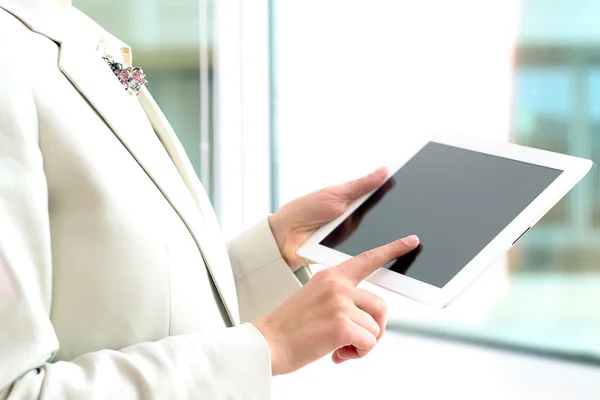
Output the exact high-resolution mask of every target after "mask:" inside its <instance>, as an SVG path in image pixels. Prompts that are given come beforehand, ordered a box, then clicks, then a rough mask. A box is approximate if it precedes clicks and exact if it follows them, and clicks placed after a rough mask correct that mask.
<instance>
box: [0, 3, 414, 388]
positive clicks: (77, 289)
mask: <svg viewBox="0 0 600 400" xmlns="http://www.w3.org/2000/svg"><path fill="white" fill-rule="evenodd" d="M15 1H17V2H18V3H16V2H7V1H6V0H0V321H1V323H2V327H1V329H0V398H52V399H55V398H68V399H72V398H92V397H94V398H119V399H124V398H144V399H150V398H160V399H162V398H207V399H208V398H210V399H221V398H223V399H232V398H236V399H237V398H248V399H267V398H269V397H270V380H271V376H273V375H277V374H284V373H289V372H292V371H294V370H296V369H298V368H300V367H302V366H303V365H306V364H308V363H310V362H312V361H314V360H316V359H318V358H320V357H322V356H324V355H326V354H328V353H330V352H333V355H332V357H333V360H334V361H335V362H342V361H344V360H347V359H352V358H358V357H362V356H364V355H365V354H367V353H368V352H369V351H370V350H371V349H372V348H373V346H374V345H375V344H376V342H377V340H378V339H379V337H380V336H381V334H382V333H383V331H384V328H385V307H384V304H383V302H382V300H381V299H379V298H377V297H376V296H375V295H373V294H371V293H369V292H366V291H363V290H361V289H357V288H356V285H357V284H358V283H359V282H360V280H362V279H363V278H365V277H366V276H368V275H369V274H370V273H371V272H372V271H374V270H375V269H376V268H378V267H379V266H381V265H384V264H385V263H387V262H388V261H390V260H392V259H394V258H397V257H399V256H401V255H403V254H405V253H407V252H408V251H410V250H412V249H413V248H415V247H416V245H417V242H418V239H417V238H415V237H410V238H407V239H404V240H399V241H397V242H394V243H392V244H390V245H387V246H384V247H382V248H379V249H376V250H373V251H370V252H367V253H365V254H364V255H361V256H359V257H356V258H354V259H352V260H350V261H348V262H346V263H344V264H341V265H340V266H338V267H335V268H331V269H329V270H327V271H324V272H322V273H319V274H317V275H315V276H314V277H313V278H312V279H311V280H310V281H309V282H308V283H307V284H306V285H305V286H304V287H302V288H300V286H301V285H300V283H299V282H298V280H297V279H296V277H295V276H294V273H293V271H295V270H297V269H298V268H299V267H301V266H302V265H303V262H302V260H300V259H298V257H297V256H296V255H295V252H296V249H297V248H298V246H299V245H300V244H301V243H302V242H303V241H304V240H306V239H307V238H308V236H309V235H310V234H311V233H312V232H313V231H314V230H315V229H316V228H318V227H319V226H320V225H322V224H324V223H326V222H328V221H330V220H332V219H333V218H335V217H336V216H338V215H340V214H341V213H342V212H343V211H344V210H345V209H346V207H347V205H348V203H349V202H351V201H352V200H353V199H355V198H357V197H359V196H361V195H363V194H364V193H367V192H369V191H371V190H373V189H374V188H376V187H377V186H378V185H380V184H381V183H382V182H383V180H384V179H385V177H386V174H387V172H386V171H385V170H383V169H382V170H378V171H376V172H375V173H373V174H371V175H369V176H366V177H364V178H362V179H359V180H356V181H353V182H349V183H346V184H343V185H340V186H336V187H331V188H327V189H324V190H321V191H318V192H315V193H313V194H310V195H308V196H305V197H303V198H300V199H298V200H295V201H292V202H291V203H288V204H287V205H285V206H283V207H282V208H281V209H280V210H278V211H277V212H276V213H275V214H273V215H272V216H270V217H269V218H265V219H264V220H263V221H261V222H260V223H258V224H257V225H256V226H255V227H254V228H252V229H250V230H249V231H248V232H245V233H243V234H241V235H240V236H238V237H237V238H235V239H234V240H232V241H231V242H230V243H229V244H228V245H227V246H226V245H225V243H224V241H223V240H222V239H221V237H220V234H219V228H218V225H217V221H216V218H215V215H214V213H213V210H212V208H211V206H210V203H209V201H208V199H207V197H206V195H205V193H204V191H203V189H202V187H201V185H200V183H199V181H198V180H197V178H196V176H195V175H194V173H193V171H192V168H191V166H190V163H189V161H188V159H187V158H186V156H185V153H184V151H183V149H182V147H181V145H180V143H179V142H178V141H177V139H176V136H175V134H174V133H173V131H172V129H171V127H170V126H169V124H168V123H167V121H166V119H165V117H164V115H163V114H162V113H161V111H160V110H159V108H158V106H157V105H156V103H155V102H154V100H153V99H152V97H151V96H150V94H149V93H148V92H147V90H146V89H145V88H144V87H143V83H144V76H143V72H142V71H140V70H138V69H134V68H133V66H130V65H127V62H128V61H129V57H130V55H131V53H130V52H129V51H128V49H127V47H126V46H124V45H123V44H121V43H120V42H119V41H118V40H117V39H116V38H114V37H112V36H110V35H109V34H108V33H106V32H105V31H104V30H103V29H102V28H100V27H99V26H97V25H96V24H95V23H94V22H93V21H91V20H90V19H88V18H87V17H86V16H85V15H83V14H81V13H79V12H78V11H77V10H75V9H74V8H72V7H71V5H70V2H69V0H15ZM120 48H124V50H123V52H121V51H118V52H117V53H114V52H112V54H107V53H111V51H112V50H114V49H120ZM136 73H137V75H136ZM138 95H139V96H138Z"/></svg>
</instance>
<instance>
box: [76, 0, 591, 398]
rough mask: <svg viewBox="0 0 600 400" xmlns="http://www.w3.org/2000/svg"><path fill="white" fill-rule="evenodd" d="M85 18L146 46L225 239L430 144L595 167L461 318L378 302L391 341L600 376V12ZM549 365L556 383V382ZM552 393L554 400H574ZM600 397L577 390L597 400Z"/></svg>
mask: <svg viewBox="0 0 600 400" xmlns="http://www.w3.org/2000/svg"><path fill="white" fill-rule="evenodd" d="M75 5H76V6H77V7H78V8H80V9H81V10H82V11H84V12H85V13H87V14H88V15H90V16H91V17H92V18H94V19H95V20H96V21H97V22H99V23H100V24H101V25H102V26H104V27H105V28H106V29H108V30H109V31H111V33H113V34H115V35H116V36H118V37H120V38H121V39H122V40H123V41H125V42H127V43H128V44H129V45H130V46H131V47H132V48H133V55H134V64H135V65H140V66H142V67H143V68H144V70H145V71H146V73H147V76H148V80H149V83H148V88H149V89H150V91H151V92H152V93H153V94H154V96H155V98H156V99H157V101H158V103H159V105H160V106H161V107H162V108H163V110H164V112H165V114H166V116H167V117H168V118H169V120H170V121H171V124H172V125H173V127H174V128H175V131H176V132H177V133H178V135H179V137H180V139H181V141H182V142H183V144H184V147H185V148H186V151H187V152H188V155H189V156H190V158H191V160H192V163H193V165H194V167H195V168H196V171H197V172H198V174H199V176H200V177H201V179H202V181H203V183H204V184H205V186H206V187H207V189H208V190H209V192H210V195H211V198H212V200H213V203H214V205H215V208H216V209H217V211H218V214H219V218H220V219H221V223H222V225H223V229H224V231H225V233H226V235H228V236H233V235H235V234H236V233H238V232H239V231H241V230H242V229H244V228H245V227H247V226H249V225H250V224H252V223H253V222H254V221H256V220H257V219H258V218H260V217H261V216H263V215H264V214H266V213H268V212H272V211H274V210H275V209H277V208H278V207H279V206H280V205H281V204H283V203H285V202H286V201H288V200H291V199H293V198H295V197H297V196H299V195H302V194H305V193H307V192H309V191H312V190H315V189H318V188H320V187H322V186H324V185H329V184H334V183H339V182H342V181H344V180H347V179H352V178H354V177H357V176H359V175H361V174H363V173H366V172H368V171H370V170H371V169H373V168H375V167H377V166H379V165H380V164H382V163H384V162H386V160H389V159H393V157H394V152H395V149H398V148H400V147H401V146H402V145H403V144H405V143H406V142H408V141H410V140H413V139H414V138H416V137H419V135H423V134H427V133H429V132H436V133H442V134H443V133H449V134H450V133H460V134H462V135H472V136H476V137H481V138H489V139H493V140H508V141H512V142H516V143H521V144H525V145H528V146H533V147H537V148H541V149H547V150H552V151H557V152H561V153H566V154H571V155H575V156H580V157H585V158H589V159H591V160H593V161H594V163H595V166H594V168H593V169H592V171H591V172H590V173H589V174H588V175H587V177H586V178H585V179H584V180H582V181H581V182H580V184H579V185H578V186H577V187H576V188H575V189H574V190H573V191H572V192H571V193H570V194H569V195H568V196H567V197H566V198H565V199H564V200H562V201H561V202H560V203H559V204H558V205H557V206H556V207H555V208H554V209H553V210H552V211H551V212H550V213H548V214H547V215H546V217H545V218H544V219H542V220H541V221H540V222H539V223H538V224H537V225H536V226H535V227H534V228H533V229H531V230H530V232H529V233H528V234H527V235H526V236H525V237H524V238H523V239H522V240H520V242H519V244H518V245H516V246H515V247H514V248H513V249H512V250H511V251H510V252H509V253H508V254H507V255H506V257H504V258H503V259H502V260H501V261H500V262H498V263H497V264H496V265H495V266H493V267H492V268H491V269H490V270H489V272H488V273H486V275H485V276H484V277H483V278H482V279H481V280H480V281H478V282H477V283H476V284H475V285H474V286H473V287H472V288H471V289H469V291H468V292H467V293H465V295H464V296H462V297H461V298H460V299H459V300H458V301H457V302H456V304H454V305H453V306H451V307H450V308H448V309H447V310H443V311H436V310H430V309H427V308H425V307H421V306H419V305H416V304H413V303H411V302H409V301H407V300H403V299H401V298H399V297H398V296H395V295H389V294H387V293H380V294H381V295H382V296H384V297H386V299H387V300H388V303H389V304H390V322H389V330H390V331H392V332H399V334H404V335H413V336H415V337H417V338H429V339H430V340H435V341H440V340H444V341H449V342H451V343H462V344H470V345H472V344H477V345H483V346H485V347H488V348H492V349H503V351H506V350H510V351H514V352H517V354H523V355H525V354H527V355H529V356H535V357H539V356H543V357H545V358H544V359H547V360H549V361H547V362H548V363H549V362H551V361H550V360H562V361H563V362H568V363H571V364H569V365H572V367H570V368H571V369H569V370H568V371H571V372H573V371H578V372H577V373H575V372H573V374H575V375H576V376H578V377H581V376H583V375H584V373H583V372H581V371H579V370H576V369H574V368H576V367H575V366H587V367H589V368H596V369H597V367H598V366H600V306H599V305H600V169H599V168H598V164H599V163H600V23H598V21H600V2H598V1H595V0H504V1H481V0H453V1H446V0H420V1H409V0H402V1H397V0H371V1H369V2H366V1H358V0H344V1H342V0H304V1H301V2H300V1H289V0H256V1H252V2H250V1H242V0H235V1H218V0H201V1H197V0H145V1H141V0H130V1H128V2H125V3H123V2H117V1H115V0H105V1H103V2H98V1H93V0H75ZM116 9H119V10H120V12H119V13H116V12H115V11H114V10H116ZM132 15H135V18H132V17H131V16H132ZM457 234H460V229H459V227H457ZM316 268H318V267H316ZM373 290H376V289H375V288H373ZM429 339H428V340H429ZM388 340H392V339H388ZM411 343H412V342H411ZM415 343H416V342H415ZM419 343H421V342H419ZM427 343H429V342H427ZM436 343H437V342H436ZM388 346H393V345H392V344H389V345H388ZM432 346H434V345H432ZM390 348H391V347H390ZM390 351H391V350H390ZM398 351H400V350H398ZM468 351H469V350H460V351H457V352H455V353H453V352H452V351H450V352H449V353H447V354H448V357H456V356H457V354H468ZM463 352H466V353H463ZM419 354H421V353H419ZM381 357H384V356H383V355H382V356H381ZM407 357H408V356H407ZM410 357H413V358H411V360H412V359H418V358H419V357H420V356H419V355H418V354H416V355H412V356H410ZM428 357H431V355H429V356H428ZM386 360H387V359H386ZM486 360H487V358H486ZM519 360H520V359H519ZM388 361H389V360H388ZM440 362H441V361H440ZM494 362H495V361H492V362H491V364H494ZM503 362H504V361H498V363H500V364H502V363H503ZM511 362H512V361H511ZM524 362H525V361H518V364H519V365H524V364H523V363H524ZM515 363H516V364H517V362H516V361H515ZM516 364H515V365H516ZM376 365H377V364H373V365H372V366H373V367H375V366H376ZM444 365H446V364H444ZM447 365H450V364H447ZM502 365H504V364H502ZM507 365H508V367H507V369H510V368H512V367H510V366H511V365H512V364H510V362H508V364H507ZM549 365H550V364H540V368H541V371H546V370H547V371H550V370H552V371H554V372H553V373H555V374H556V373H557V372H556V371H555V370H553V369H552V368H553V367H549ZM552 365H553V364H552ZM536 366H537V364H536ZM587 367H586V368H587ZM323 368H325V367H323ZM399 368H400V367H399ZM404 368H406V367H404ZM423 368H424V371H429V370H430V368H431V365H426V366H423ZM515 368H516V369H515V370H518V368H517V367H515ZM532 368H533V367H532ZM536 368H537V367H536ZM544 368H546V369H544ZM401 370H402V369H401ZM314 371H317V370H316V369H315V370H314ZM319 371H321V370H319ZM345 371H349V370H345ZM529 372H531V371H530V370H527V371H525V373H529ZM357 373H358V372H357ZM532 373H533V372H532ZM537 373H538V374H541V372H539V371H538V372H537ZM543 373H544V374H545V372H543ZM549 374H550V372H549ZM560 375H562V376H563V379H564V377H565V376H567V375H568V373H563V372H560ZM318 376H320V375H319V373H317V372H314V373H313V374H312V375H311V374H310V372H308V373H307V375H305V377H306V379H308V380H309V381H310V380H315V379H316V380H317V381H318V378H317V377H318ZM386 376H387V375H386ZM549 376H553V375H551V374H550V375H549ZM340 379H341V378H340ZM540 379H542V378H540ZM548 379H550V382H551V378H546V381H548ZM539 382H540V385H546V384H543V383H542V382H543V380H540V381H539ZM577 382H578V383H576V384H578V385H584V384H583V383H581V382H583V381H582V380H579V381H577ZM288 384H290V385H291V383H289V381H285V385H286V386H287V385H288ZM492 385H493V383H492ZM574 385H575V384H574ZM584 386H585V385H584ZM519 387H521V386H519ZM523 387H525V386H523ZM545 387H547V388H549V389H548V392H547V393H546V392H544V393H546V394H547V397H546V398H560V396H559V397H556V396H558V394H557V393H559V392H556V391H555V392H553V391H552V390H551V387H552V385H550V386H548V385H546V386H545ZM582 387H583V386H582ZM307 390H308V389H307ZM573 390H575V389H573ZM590 390H592V389H590V388H587V389H586V390H585V391H582V392H580V395H581V396H584V395H585V396H587V395H590V397H589V398H600V392H596V395H597V396H595V395H593V393H591V392H590ZM298 393H304V394H307V393H312V392H310V391H308V392H298ZM515 393H517V392H514V393H513V392H510V393H509V392H507V393H505V394H506V396H507V397H505V398H517V397H518V396H516V395H515ZM536 393H538V394H540V393H542V392H540V391H538V392H536ZM573 393H575V392H573ZM573 393H571V394H573ZM578 393H579V392H578ZM521 394H523V396H524V397H523V398H526V396H525V394H526V393H525V392H523V393H521ZM548 396H549V397H548ZM553 396H555V397H553ZM585 396H584V397H585ZM417 397H418V396H417ZM457 397H458V396H457ZM584 397H577V396H570V398H584ZM287 398H291V397H287ZM298 398H301V397H298ZM386 398H388V397H386ZM389 398H392V397H389ZM486 398H502V396H500V395H498V397H494V396H491V397H490V396H486ZM585 398H588V397H585Z"/></svg>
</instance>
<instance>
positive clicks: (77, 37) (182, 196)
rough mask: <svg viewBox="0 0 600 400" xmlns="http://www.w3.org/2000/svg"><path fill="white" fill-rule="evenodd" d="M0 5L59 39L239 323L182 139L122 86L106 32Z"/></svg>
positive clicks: (67, 67) (65, 57)
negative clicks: (104, 43)
mask: <svg viewBox="0 0 600 400" xmlns="http://www.w3.org/2000/svg"><path fill="white" fill-rule="evenodd" d="M0 7H1V8H4V9H5V10H6V11H8V12H9V13H11V14H13V15H14V16H15V17H16V18H18V19H19V20H21V21H22V22H23V23H24V24H25V25H26V26H27V27H28V28H29V29H31V30H32V31H34V32H37V33H39V34H42V35H44V36H47V37H48V38H50V39H52V40H53V41H55V42H56V43H57V44H58V45H59V60H58V67H59V69H60V70H61V71H62V72H63V74H64V75H65V76H66V77H67V78H68V79H69V80H70V81H71V83H72V84H73V86H75V88H77V90H78V91H79V92H80V93H81V95H82V96H83V97H84V98H85V99H86V100H87V101H88V102H89V103H90V105H91V106H92V107H94V108H95V110H96V111H97V112H98V114H99V115H100V117H101V118H102V119H103V120H104V121H105V123H106V124H107V125H108V126H109V127H110V129H111V130H112V131H113V133H114V134H115V135H116V136H117V137H118V138H119V140H120V141H121V142H122V143H123V145H124V146H125V147H126V148H127V149H128V150H129V152H130V153H131V155H132V156H133V157H134V158H135V160H136V161H137V162H138V164H139V165H140V166H141V167H142V168H143V169H144V171H145V172H146V174H147V175H148V177H149V178H150V179H151V180H152V181H153V182H154V183H155V184H156V186H157V187H158V188H159V190H160V191H161V192H162V193H163V195H164V196H165V198H166V199H167V201H168V202H169V203H170V204H171V206H172V207H173V208H174V210H175V211H176V212H177V214H178V215H179V216H180V217H181V219H182V221H183V222H184V224H185V225H186V227H187V228H188V230H189V231H190V233H191V235H192V236H193V238H194V240H195V241H196V244H197V246H198V248H199V250H200V251H201V253H202V256H203V258H204V261H205V263H206V267H207V269H208V270H209V272H210V274H211V276H212V278H213V281H214V283H215V286H216V287H217V290H218V292H219V294H220V295H221V298H222V300H223V303H224V305H225V308H226V309H227V312H228V314H229V317H230V319H231V321H232V323H233V324H238V323H239V311H238V304H237V295H236V291H235V285H234V280H233V279H234V278H233V273H232V270H231V267H230V262H229V258H228V256H227V252H226V248H225V246H224V242H221V241H220V240H218V239H220V238H215V237H214V235H215V232H219V227H218V223H217V220H216V217H215V216H214V213H213V211H212V207H211V206H210V202H209V201H208V198H207V197H206V194H205V193H204V191H203V189H202V188H201V186H200V184H199V182H198V181H197V178H195V174H194V172H193V169H191V165H188V164H189V161H188V162H187V164H186V162H185V160H187V158H185V152H184V151H183V150H182V149H180V147H181V144H180V143H179V142H178V140H177V138H176V136H175V134H174V132H173V130H172V128H171V127H170V125H169V124H168V122H167V121H166V118H165V117H164V115H163V114H162V112H160V109H159V108H158V106H157V105H156V103H155V102H154V100H153V99H152V98H151V96H150V94H149V93H148V92H147V91H146V90H145V88H144V89H143V91H142V94H141V96H140V100H141V103H142V106H143V108H142V106H141V105H140V102H139V101H138V99H136V98H135V97H132V95H129V94H128V93H127V92H126V91H125V90H124V89H123V87H122V86H121V84H120V83H119V81H118V79H117V78H116V77H115V75H114V74H113V72H112V71H111V70H110V68H108V66H107V65H106V63H105V62H104V60H102V58H101V57H100V55H99V54H98V53H97V51H96V46H97V44H98V43H99V42H100V39H101V38H102V36H103V34H105V32H103V30H101V29H89V27H88V29H85V28H84V27H73V26H72V25H69V24H68V23H67V18H66V15H65V12H67V11H66V10H64V9H60V10H57V9H56V8H54V9H52V7H50V8H44V9H42V8H35V7H33V8H31V9H30V8H29V7H28V8H25V7H20V6H18V5H15V4H13V3H6V2H3V0H0ZM48 10H50V11H48ZM47 12H50V13H52V14H46V13H47ZM48 15H54V16H55V18H49V17H48ZM61 22H62V23H61ZM76 28H80V29H77V31H76V32H77V34H69V29H76ZM146 113H148V115H146ZM82 129H85V128H84V127H82ZM155 133H156V134H158V136H159V140H160V142H159V140H157V138H156V136H154V135H155ZM148 135H150V136H148ZM152 139H154V140H152ZM163 146H164V147H163ZM165 150H167V152H165ZM165 162H166V164H165ZM170 163H174V164H175V165H176V166H177V169H175V168H169V167H172V164H171V165H169V164H170ZM177 171H179V172H177ZM190 193H191V195H190ZM203 214H204V216H203Z"/></svg>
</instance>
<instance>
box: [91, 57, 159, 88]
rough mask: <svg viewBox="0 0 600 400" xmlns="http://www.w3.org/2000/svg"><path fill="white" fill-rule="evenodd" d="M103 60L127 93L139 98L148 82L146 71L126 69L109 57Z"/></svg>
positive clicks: (136, 68) (132, 68) (135, 68)
mask: <svg viewBox="0 0 600 400" xmlns="http://www.w3.org/2000/svg"><path fill="white" fill-rule="evenodd" d="M102 58H103V59H104V61H105V62H106V63H107V64H108V66H109V67H110V69H111V70H112V72H113V73H114V74H115V75H116V77H117V78H118V79H119V82H121V85H123V88H124V89H125V90H126V91H127V93H129V94H135V95H136V96H139V94H140V89H141V88H142V86H144V85H145V84H146V82H148V81H147V80H146V74H144V71H143V70H142V69H141V68H139V67H125V66H124V65H123V64H121V63H120V62H115V60H114V58H113V57H112V56H109V55H105V56H102Z"/></svg>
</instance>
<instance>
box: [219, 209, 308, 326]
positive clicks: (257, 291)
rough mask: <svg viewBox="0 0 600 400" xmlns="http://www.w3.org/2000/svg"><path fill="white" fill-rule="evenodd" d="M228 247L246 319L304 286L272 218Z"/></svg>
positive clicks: (259, 223)
mask: <svg viewBox="0 0 600 400" xmlns="http://www.w3.org/2000/svg"><path fill="white" fill-rule="evenodd" d="M227 250H228V252H229V258H230V260H231V265H232V267H233V274H234V277H235V284H236V290H237V295H238V303H239V307H240V319H241V321H242V322H245V321H254V320H256V319H258V318H260V317H262V316H263V315H265V314H267V313H268V312H269V311H271V310H273V309H274V308H275V307H277V306H278V305H279V304H281V302H283V301H284V300H285V299H286V298H287V297H289V296H290V295H291V294H292V293H293V292H294V291H296V290H298V289H299V288H300V287H301V286H302V283H301V282H300V281H299V280H298V278H297V276H296V275H295V274H294V273H293V272H292V270H291V269H290V267H289V266H288V265H287V264H286V263H285V261H284V260H283V258H282V256H281V253H280V252H279V247H278V246H277V242H276V241H275V238H274V237H273V233H272V231H271V226H270V224H269V219H268V218H264V219H263V220H261V221H259V222H258V223H257V224H255V225H254V226H253V227H252V228H250V229H249V230H247V231H245V232H243V233H241V234H240V235H238V236H236V237H234V238H233V239H232V240H231V241H230V242H229V243H228V245H227ZM303 271H304V270H303Z"/></svg>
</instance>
